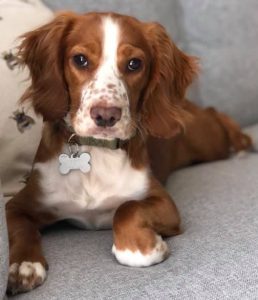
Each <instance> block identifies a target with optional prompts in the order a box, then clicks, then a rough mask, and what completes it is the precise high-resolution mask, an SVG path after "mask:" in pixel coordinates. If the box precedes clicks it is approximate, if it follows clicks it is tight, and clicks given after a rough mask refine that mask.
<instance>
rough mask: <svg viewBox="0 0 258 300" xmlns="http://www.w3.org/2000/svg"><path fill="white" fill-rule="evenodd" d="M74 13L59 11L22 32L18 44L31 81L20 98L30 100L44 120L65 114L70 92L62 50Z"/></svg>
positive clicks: (74, 16)
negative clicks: (43, 23)
mask: <svg viewBox="0 0 258 300" xmlns="http://www.w3.org/2000/svg"><path fill="white" fill-rule="evenodd" d="M75 18H76V15H75V14H73V13H70V12H67V13H62V14H60V15H58V16H57V17H56V18H55V19H54V20H53V21H51V22H50V23H48V24H46V25H44V26H42V27H40V28H38V29H36V30H33V31H31V32H28V33H26V34H24V35H23V36H22V37H21V38H22V42H21V44H20V46H19V48H18V57H19V59H20V61H21V64H23V65H27V66H28V68H29V71H30V76H31V85H30V87H29V88H28V89H27V90H26V91H25V93H24V94H23V96H22V98H21V102H23V101H26V100H30V101H31V102H32V104H33V107H34V110H35V112H36V113H38V114H41V115H42V116H43V119H44V120H45V121H47V120H49V121H50V120H52V121H53V120H56V119H60V118H62V117H64V116H65V114H66V113H67V111H68V106H69V94H68V91H67V87H66V83H65V80H64V67H63V63H64V52H65V40H66V36H67V34H68V32H69V30H70V28H71V26H72V24H73V21H74V19H75Z"/></svg>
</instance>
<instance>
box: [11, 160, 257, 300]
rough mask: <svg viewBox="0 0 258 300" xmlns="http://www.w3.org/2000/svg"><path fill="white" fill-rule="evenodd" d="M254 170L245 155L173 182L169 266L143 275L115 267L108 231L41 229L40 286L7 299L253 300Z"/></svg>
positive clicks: (254, 165)
mask: <svg viewBox="0 0 258 300" xmlns="http://www.w3.org/2000/svg"><path fill="white" fill-rule="evenodd" d="M257 165H258V155H257V154H248V155H246V156H244V157H241V158H239V157H234V158H232V159H229V160H225V161H220V162H215V163H210V164H203V165H199V166H194V167H190V168H186V169H184V170H181V171H178V172H176V173H175V174H174V175H172V176H171V177H170V180H169V182H168V190H169V192H170V193H171V195H172V197H173V198H174V199H175V201H176V203H177V205H178V207H179V210H180V212H181V215H182V221H183V230H184V233H183V234H182V235H179V236H177V237H174V238H169V239H168V240H167V241H168V243H169V246H170V248H171V256H170V257H169V258H168V260H166V261H165V262H163V263H162V264H159V265H156V266H153V267H150V268H142V269H137V268H130V267H124V266H121V265H119V264H118V263H117V262H116V261H115V259H114V258H113V257H112V255H111V246H112V233H111V231H98V232H92V231H83V230H79V229H75V228H72V227H67V228H65V227H64V226H59V227H58V228H55V229H51V230H48V231H47V232H46V233H45V234H44V235H43V246H44V249H45V254H46V256H47V259H48V262H49V266H50V269H49V277H48V280H47V282H46V283H45V285H44V286H42V287H40V288H38V289H36V290H35V291H32V292H31V293H29V294H24V295H20V296H17V297H14V298H13V299H15V300H16V299H17V300H23V299H24V300H25V299H26V300H30V299H31V300H32V299H33V300H36V299H41V300H44V299H48V300H49V299H60V300H61V299H64V298H65V299H112V300H113V299H128V300H129V299H146V300H147V299H153V300H154V299H164V300H166V299H167V300H168V299H175V300H177V299H178V300H184V299H193V300H194V299H196V300H202V299H203V300H204V299H205V300H209V299H212V300H214V299H234V300H244V299H249V300H250V299H257V297H258V288H257V287H258V276H257V274H258V265H257V260H258V239H257V231H258V222H257V214H258V182H257Z"/></svg>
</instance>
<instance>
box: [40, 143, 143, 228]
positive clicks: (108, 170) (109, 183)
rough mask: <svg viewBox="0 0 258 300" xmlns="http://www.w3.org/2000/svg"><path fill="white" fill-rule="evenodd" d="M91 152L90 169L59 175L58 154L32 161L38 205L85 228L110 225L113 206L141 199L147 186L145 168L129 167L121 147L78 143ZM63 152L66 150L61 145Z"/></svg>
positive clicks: (83, 150)
mask: <svg viewBox="0 0 258 300" xmlns="http://www.w3.org/2000/svg"><path fill="white" fill-rule="evenodd" d="M87 151H88V152H89V153H90V155H91V161H90V164H91V170H90V172H89V173H86V174H84V173H82V172H81V171H79V170H73V171H71V172H70V173H69V174H67V175H61V174H60V172H59V170H58V168H59V162H58V157H56V158H54V159H52V160H50V161H48V162H44V163H37V164H35V169H37V170H38V171H39V172H40V174H41V179H40V181H39V182H40V188H41V189H42V196H41V198H40V199H39V200H40V201H41V203H42V205H44V206H46V207H47V208H48V210H50V211H51V210H52V212H53V213H54V214H56V215H57V217H58V219H73V220H77V221H79V222H81V223H83V224H84V226H85V227H87V228H92V229H99V228H110V227H111V226H112V219H113V215H114V213H115V210H116V209H117V208H118V206H120V205H121V204H122V203H124V202H125V201H128V200H141V199H143V198H144V197H145V196H146V192H147V190H148V187H149V180H148V170H147V169H142V170H137V169H135V168H133V167H132V165H131V162H130V159H129V158H128V156H127V153H126V152H125V151H124V150H121V149H118V150H110V149H104V148H97V147H89V146H82V147H81V152H87ZM64 152H68V151H67V149H64Z"/></svg>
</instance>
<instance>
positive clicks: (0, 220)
mask: <svg viewBox="0 0 258 300" xmlns="http://www.w3.org/2000/svg"><path fill="white" fill-rule="evenodd" d="M8 260H9V249H8V237H7V228H6V218H5V201H4V197H3V194H2V192H1V183H0V299H4V297H5V292H6V284H7V277H8Z"/></svg>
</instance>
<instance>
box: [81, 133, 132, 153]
mask: <svg viewBox="0 0 258 300" xmlns="http://www.w3.org/2000/svg"><path fill="white" fill-rule="evenodd" d="M75 141H76V142H77V143H78V144H79V145H80V146H84V145H85V146H94V147H102V148H107V149H111V150H117V149H121V148H122V147H123V146H124V145H125V144H126V143H127V141H128V140H121V139H118V138H116V139H112V140H105V139H96V138H94V137H81V136H77V135H75Z"/></svg>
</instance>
